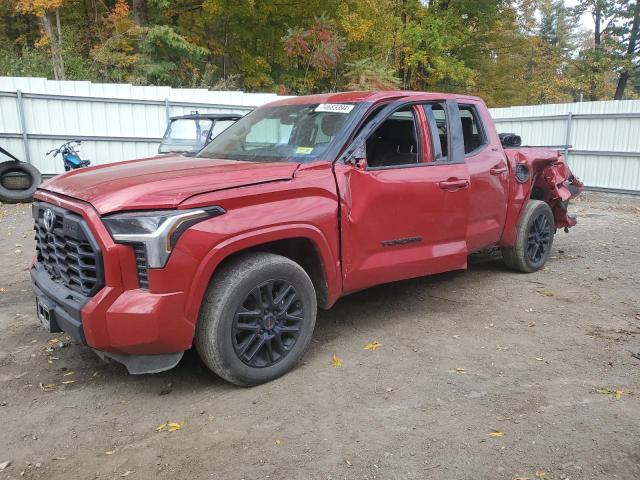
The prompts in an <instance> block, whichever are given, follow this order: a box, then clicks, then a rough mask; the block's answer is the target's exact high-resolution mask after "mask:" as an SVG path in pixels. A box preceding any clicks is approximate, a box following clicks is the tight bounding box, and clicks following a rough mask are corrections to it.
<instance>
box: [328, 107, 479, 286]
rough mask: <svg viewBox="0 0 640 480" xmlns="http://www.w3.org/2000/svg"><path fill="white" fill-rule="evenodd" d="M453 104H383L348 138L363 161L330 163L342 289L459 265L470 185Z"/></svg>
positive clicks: (464, 251)
mask: <svg viewBox="0 0 640 480" xmlns="http://www.w3.org/2000/svg"><path fill="white" fill-rule="evenodd" d="M454 107H455V108H457V106H456V105H455V102H452V103H450V102H440V103H438V102H432V103H430V104H423V105H420V104H409V105H406V104H404V105H402V104H400V105H391V106H389V107H387V108H385V109H384V110H383V111H382V112H380V113H379V114H378V115H377V116H376V118H375V119H373V121H372V125H374V126H375V127H374V128H371V129H369V131H367V128H366V127H365V128H364V129H363V131H362V133H361V135H360V138H358V139H356V142H355V144H356V145H364V146H366V162H359V163H357V164H355V165H354V164H353V163H356V162H352V164H344V163H342V164H341V163H337V164H336V166H335V173H336V179H337V183H338V188H339V190H340V196H341V216H340V218H341V235H342V238H341V241H342V259H343V276H344V290H345V291H346V292H351V291H356V290H360V289H363V288H366V287H369V286H372V285H376V284H380V283H386V282H391V281H395V280H401V279H405V278H411V277H417V276H422V275H427V274H432V273H438V272H443V271H449V270H455V269H461V268H465V267H466V262H467V253H468V251H467V245H466V230H467V211H468V201H469V184H470V182H469V174H468V173H467V167H466V165H465V163H464V155H463V154H462V155H461V154H460V149H457V148H454V147H453V146H452V145H453V144H455V143H456V140H457V141H458V142H459V141H460V139H461V128H460V125H459V119H458V118H457V116H456V115H454V113H457V112H454V111H453V108H454ZM451 115H453V116H454V117H455V119H457V120H458V122H457V124H456V122H455V121H452V117H451ZM452 124H453V127H452V126H451V125H452ZM358 142H360V143H358Z"/></svg>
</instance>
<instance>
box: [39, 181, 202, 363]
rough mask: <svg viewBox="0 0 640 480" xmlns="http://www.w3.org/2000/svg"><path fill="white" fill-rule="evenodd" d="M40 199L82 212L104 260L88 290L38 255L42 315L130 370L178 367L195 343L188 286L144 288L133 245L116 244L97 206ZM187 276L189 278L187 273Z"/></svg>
mask: <svg viewBox="0 0 640 480" xmlns="http://www.w3.org/2000/svg"><path fill="white" fill-rule="evenodd" d="M36 196H37V197H39V198H38V199H39V200H43V201H46V202H47V203H49V204H52V205H55V206H56V207H58V208H64V209H68V210H71V211H73V212H74V213H77V214H80V215H81V216H82V217H83V218H84V220H85V222H86V224H87V225H88V228H89V230H90V231H91V235H92V237H93V239H95V241H96V242H97V244H98V245H99V247H100V251H101V252H102V257H103V260H104V286H103V287H102V288H100V289H99V290H98V291H97V292H96V293H95V294H93V295H91V296H85V295H83V294H81V293H79V292H77V291H74V290H72V289H70V288H68V287H67V286H65V285H64V284H63V283H61V282H60V281H59V279H56V280H54V279H52V277H51V276H50V272H48V271H47V269H46V268H45V265H43V264H42V263H39V262H38V261H37V260H36V262H35V263H34V264H33V266H32V268H31V281H32V286H33V291H34V293H35V295H36V298H37V305H38V309H39V310H40V311H39V313H40V315H39V316H40V317H42V316H43V315H42V311H45V312H46V316H47V319H46V321H43V320H44V319H41V321H42V323H44V324H45V326H47V327H48V328H49V330H50V331H52V332H60V331H64V332H65V333H67V334H69V335H70V336H71V337H73V338H74V339H75V340H76V341H77V342H79V343H81V344H83V345H87V346H89V347H91V348H92V349H94V350H95V351H96V353H98V354H99V355H100V356H101V357H103V358H105V357H107V358H111V359H113V360H116V361H118V362H120V363H122V364H124V365H125V366H126V367H127V369H128V370H129V372H131V373H152V372H159V371H163V370H167V369H170V368H172V367H174V366H175V365H176V364H177V363H178V361H179V360H180V358H181V357H182V355H183V352H184V351H185V350H187V349H188V348H190V347H191V342H192V339H193V334H194V330H195V322H194V321H193V320H189V319H187V317H186V314H185V310H186V294H185V292H184V291H180V290H179V289H178V291H166V290H165V291H161V292H154V291H152V290H148V289H143V288H139V286H138V277H137V270H136V263H135V257H134V252H133V249H132V248H131V247H129V246H126V245H118V244H115V243H114V242H113V241H112V239H111V237H110V236H109V234H108V232H107V231H106V229H104V226H103V225H102V222H101V221H100V218H99V216H98V215H97V213H96V212H95V211H94V210H93V208H92V207H90V206H89V205H86V204H77V203H75V202H70V201H68V200H66V199H61V198H58V197H55V196H53V195H49V194H45V193H42V192H39V193H38V194H36ZM186 278H190V277H188V276H186Z"/></svg>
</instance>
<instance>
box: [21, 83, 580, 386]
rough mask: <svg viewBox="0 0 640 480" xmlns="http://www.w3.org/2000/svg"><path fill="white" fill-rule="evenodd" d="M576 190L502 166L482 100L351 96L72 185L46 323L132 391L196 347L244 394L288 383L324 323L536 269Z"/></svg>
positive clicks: (303, 106) (60, 194) (562, 175)
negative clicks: (439, 280) (424, 289)
mask: <svg viewBox="0 0 640 480" xmlns="http://www.w3.org/2000/svg"><path fill="white" fill-rule="evenodd" d="M581 190H582V183H581V182H580V181H579V180H578V179H577V178H576V177H574V176H573V175H572V173H571V171H570V170H569V168H568V167H567V165H566V164H565V163H564V161H563V158H562V156H561V155H559V154H558V153H557V152H556V151H553V150H547V149H541V148H519V147H514V148H503V146H502V144H501V139H500V137H499V136H498V134H497V133H496V129H495V128H494V125H493V122H492V120H491V117H490V115H489V112H488V110H487V108H486V106H485V104H484V103H483V102H482V100H480V99H479V98H475V97H469V96H462V95H451V94H437V93H420V92H402V91H391V92H375V93H371V92H353V93H338V94H327V95H314V96H306V97H296V98H288V99H284V100H279V101H277V102H274V103H270V104H268V105H265V106H263V107H260V108H257V109H256V110H254V111H253V112H251V113H250V114H248V115H247V116H245V117H243V118H242V119H241V120H239V121H238V122H237V123H235V124H234V125H232V126H231V127H229V128H228V129H227V130H225V131H224V132H223V133H222V134H220V135H219V136H218V137H216V138H215V139H214V140H213V141H212V142H211V143H210V144H209V145H207V146H206V147H205V148H204V149H203V150H202V151H201V152H200V153H199V154H197V156H196V157H184V156H164V157H154V158H151V159H142V160H133V161H129V162H123V163H118V164H113V165H109V166H96V167H91V168H86V169H83V170H75V171H72V172H69V173H66V174H64V175H61V176H59V177H56V178H54V179H52V180H50V181H49V182H48V183H46V184H44V185H42V186H41V188H40V189H39V190H38V191H37V193H36V194H35V199H36V200H35V201H34V203H33V218H34V219H35V230H36V242H37V257H36V259H35V261H34V264H33V267H32V269H31V277H32V283H33V289H34V291H35V294H36V297H37V312H38V318H39V319H40V321H41V322H42V323H43V324H44V325H46V326H47V327H48V328H49V329H50V330H51V331H54V332H55V331H65V332H67V333H68V334H70V335H72V336H73V337H74V338H75V339H77V340H78V341H79V342H82V343H83V344H86V345H88V346H89V347H91V348H93V349H94V350H95V351H96V352H97V353H98V354H99V355H101V356H103V357H108V358H110V359H114V360H116V361H118V362H121V363H123V364H124V365H125V366H126V367H127V368H128V370H129V371H130V372H131V373H151V372H158V371H162V370H167V369H169V368H172V367H174V366H175V365H176V364H177V363H178V361H179V360H180V358H181V357H182V354H183V352H184V351H185V350H187V349H189V348H191V347H192V345H195V347H196V349H197V351H198V352H199V354H200V356H201V358H202V360H203V361H204V363H205V364H206V365H207V366H208V367H209V368H211V369H212V370H213V371H214V372H215V373H217V374H218V375H220V376H221V377H223V378H225V379H227V380H228V381H230V382H233V383H235V384H238V385H245V386H248V385H256V384H259V383H262V382H266V381H269V380H272V379H274V378H276V377H278V376H280V375H282V374H284V373H286V372H287V371H288V370H290V369H291V368H292V367H293V366H294V365H295V364H296V362H297V361H298V360H300V358H301V356H302V355H303V353H304V351H305V349H306V348H307V346H308V344H309V341H310V339H311V335H312V332H313V329H314V325H315V320H316V310H317V307H318V306H319V307H320V308H323V309H327V308H329V307H331V306H332V305H333V304H334V303H335V302H336V300H338V298H340V297H341V296H343V295H346V294H348V293H351V292H355V291H357V290H362V289H364V288H367V287H370V286H372V285H377V284H381V283H385V282H393V281H396V280H402V279H407V278H412V277H418V276H423V275H430V274H435V273H439V272H445V271H449V270H459V269H465V268H466V267H467V257H468V256H469V255H470V254H471V253H474V252H478V251H483V250H486V249H491V250H497V249H501V250H502V254H503V257H504V261H505V263H506V265H507V266H508V267H510V268H511V269H514V270H518V271H522V272H533V271H535V270H538V269H540V268H542V267H543V266H544V264H545V262H546V261H547V259H548V258H549V252H550V249H551V244H552V241H553V236H554V233H555V232H556V229H558V228H561V229H562V228H564V229H567V228H569V227H571V226H573V225H575V223H576V220H575V218H574V217H572V216H570V215H568V213H567V207H568V202H569V200H570V199H571V198H573V197H575V196H576V195H577V194H578V193H580V191H581Z"/></svg>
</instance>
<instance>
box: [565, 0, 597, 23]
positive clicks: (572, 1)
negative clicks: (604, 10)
mask: <svg viewBox="0 0 640 480" xmlns="http://www.w3.org/2000/svg"><path fill="white" fill-rule="evenodd" d="M565 3H566V5H567V7H575V6H576V4H577V3H578V0H565ZM580 23H582V27H584V28H586V29H588V30H593V27H594V25H593V17H592V16H591V14H590V13H584V14H583V15H582V17H580Z"/></svg>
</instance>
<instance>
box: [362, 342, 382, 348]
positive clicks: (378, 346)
mask: <svg viewBox="0 0 640 480" xmlns="http://www.w3.org/2000/svg"><path fill="white" fill-rule="evenodd" d="M381 346H382V344H381V343H380V342H370V343H367V344H366V345H365V346H364V349H365V350H376V349H378V348H380V347H381Z"/></svg>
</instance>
